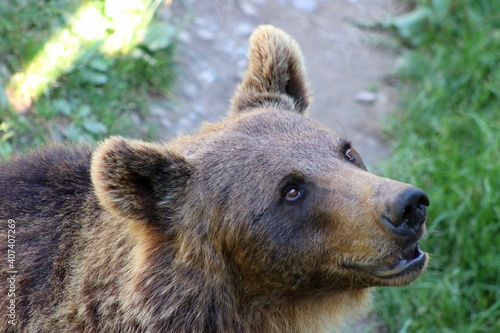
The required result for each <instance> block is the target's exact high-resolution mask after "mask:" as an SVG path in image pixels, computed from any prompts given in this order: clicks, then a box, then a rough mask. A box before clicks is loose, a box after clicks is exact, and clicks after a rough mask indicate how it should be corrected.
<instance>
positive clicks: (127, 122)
mask: <svg viewBox="0 0 500 333" xmlns="http://www.w3.org/2000/svg"><path fill="white" fill-rule="evenodd" d="M161 4H162V2H161V1H158V0H154V1H152V0H90V1H83V2H82V1H78V0H52V1H50V2H45V1H39V0H28V1H21V0H13V1H11V2H10V3H9V6H5V5H2V6H1V7H0V8H1V10H0V90H5V91H6V94H4V93H3V91H2V93H0V155H7V154H9V153H11V152H13V151H14V150H19V149H26V148H27V147H29V146H31V145H37V144H40V143H44V142H51V141H63V140H71V141H93V140H96V139H99V138H102V137H103V136H105V135H111V134H116V133H123V134H126V135H132V136H144V135H151V134H152V132H151V128H152V127H153V126H154V124H152V125H149V124H140V125H138V124H137V121H138V120H141V119H145V117H146V116H147V112H148V110H147V105H146V98H147V96H148V94H150V93H152V92H153V93H161V94H168V91H169V89H170V87H171V84H172V80H173V51H174V43H173V37H174V34H175V29H173V28H172V27H171V26H169V25H168V24H167V23H164V22H160V21H158V20H155V18H154V14H155V12H156V10H157V9H158V7H159V6H160V5H161ZM2 87H4V89H2ZM5 97H8V99H7V98H5ZM117 119H120V121H117ZM134 119H135V120H134ZM141 123H142V122H141ZM134 126H135V128H134Z"/></svg>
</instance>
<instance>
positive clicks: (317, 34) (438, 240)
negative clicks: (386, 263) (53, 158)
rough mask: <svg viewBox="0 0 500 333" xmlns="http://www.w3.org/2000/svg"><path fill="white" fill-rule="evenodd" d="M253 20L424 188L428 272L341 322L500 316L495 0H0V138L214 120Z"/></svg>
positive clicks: (384, 159) (434, 326)
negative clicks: (292, 42) (284, 40)
mask: <svg viewBox="0 0 500 333" xmlns="http://www.w3.org/2000/svg"><path fill="white" fill-rule="evenodd" d="M259 24H273V25H276V26H278V27H280V28H282V29H284V30H285V31H287V32H288V33H289V34H291V35H292V36H293V37H295V38H296V39H297V40H298V42H299V44H300V45H301V47H302V49H303V53H304V56H305V61H306V66H307V68H308V70H309V76H310V80H311V86H312V89H313V95H314V102H313V105H312V107H311V110H310V115H311V117H312V118H314V119H316V120H318V121H319V122H321V123H323V124H324V125H326V126H328V127H330V128H332V129H333V130H335V131H336V132H338V133H339V134H340V135H342V136H345V137H347V138H348V139H350V140H352V141H353V142H354V145H355V147H357V149H358V151H359V152H360V153H361V155H362V156H363V158H364V160H365V162H366V163H367V165H368V167H369V169H371V170H372V171H376V172H377V173H379V174H382V175H384V176H388V177H391V178H394V179H398V180H401V181H405V182H410V183H412V184H414V185H416V186H418V187H420V188H422V189H424V190H425V191H426V192H427V193H428V194H429V196H430V198H431V207H430V208H429V219H428V224H427V225H428V233H427V236H426V239H425V240H424V241H423V242H422V244H421V248H422V249H425V250H426V251H428V252H430V253H431V258H432V260H431V263H430V267H429V269H428V272H427V273H425V274H424V276H422V277H421V278H420V279H419V280H417V281H416V282H415V283H413V284H411V285H410V286H407V287H404V288H397V289H396V288H379V289H377V291H376V297H375V300H374V306H373V309H372V311H371V312H370V314H369V315H368V317H367V318H363V320H362V321H361V322H358V323H356V324H353V325H352V326H350V327H348V328H347V329H346V332H460V333H462V332H488V333H489V332H500V258H499V256H500V195H499V194H498V192H499V191H500V156H499V155H500V153H499V141H500V100H499V99H500V1H497V0H480V1H477V0H413V1H409V0H405V1H396V0H394V1H391V0H274V1H272V0H214V1H194V0H171V1H160V0H86V1H77V0H51V1H45V0H10V1H8V2H7V1H2V2H0V156H2V158H8V156H10V155H11V154H13V153H18V152H25V151H26V150H28V149H31V148H33V147H36V146H38V145H40V144H47V143H54V142H65V141H72V142H86V143H89V144H91V145H93V144H95V142H96V141H98V140H101V139H103V138H105V137H107V136H109V135H113V134H120V135H123V136H127V137H135V138H145V139H150V140H166V139H168V138H169V137H171V136H174V135H178V134H182V133H187V132H190V131H192V130H194V129H196V128H197V127H199V125H200V124H201V123H202V122H204V121H217V120H220V119H221V118H222V117H224V115H225V112H226V110H227V108H228V100H229V99H230V98H231V96H232V93H233V91H234V90H235V88H236V85H237V84H238V82H239V81H240V80H241V78H242V76H243V73H244V71H245V67H246V64H247V59H246V53H247V50H248V42H247V41H248V37H249V35H250V34H251V32H252V30H253V29H254V28H255V27H256V26H258V25H259Z"/></svg>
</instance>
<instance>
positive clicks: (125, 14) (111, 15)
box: [6, 0, 159, 111]
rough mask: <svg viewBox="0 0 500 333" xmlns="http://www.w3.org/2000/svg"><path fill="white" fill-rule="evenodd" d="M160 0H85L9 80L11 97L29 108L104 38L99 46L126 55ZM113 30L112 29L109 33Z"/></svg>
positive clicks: (17, 104) (17, 105) (16, 104)
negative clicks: (102, 1)
mask: <svg viewBox="0 0 500 333" xmlns="http://www.w3.org/2000/svg"><path fill="white" fill-rule="evenodd" d="M158 4H159V2H158V1H157V3H156V4H154V5H152V4H151V1H145V0H107V1H105V2H104V11H102V10H100V8H99V7H100V6H102V4H101V3H98V2H87V3H84V4H83V5H82V6H81V7H80V8H79V9H78V11H77V12H76V13H75V14H74V15H73V16H72V18H71V20H70V21H69V22H68V24H67V25H66V27H64V28H62V29H60V31H59V32H57V33H55V34H54V35H53V37H51V38H50V40H48V41H47V42H46V43H45V44H44V46H43V48H42V49H41V50H40V51H39V52H38V54H37V55H36V56H35V57H34V58H33V60H31V61H30V62H29V63H28V65H27V66H26V67H25V68H23V69H21V70H20V71H19V72H17V73H15V74H14V75H13V76H12V78H11V79H10V81H9V82H8V84H7V89H6V90H7V95H8V97H9V100H10V101H11V103H12V104H13V106H14V109H16V110H18V111H25V110H26V109H27V108H28V107H29V106H30V105H31V103H32V101H33V100H34V99H36V98H37V97H38V96H39V95H40V94H41V93H42V92H43V91H44V90H45V89H47V87H49V86H50V85H52V84H53V83H54V82H55V81H56V80H57V78H59V77H60V76H61V75H62V74H63V73H66V72H67V71H68V70H69V69H70V68H71V67H72V66H73V65H74V63H75V61H76V59H77V57H78V56H79V55H81V54H82V53H83V52H84V51H85V49H86V48H87V49H88V48H90V47H92V46H93V45H94V44H95V43H97V42H102V45H100V47H99V50H100V51H101V52H102V53H103V54H105V55H108V56H114V55H117V54H120V55H126V54H128V53H130V51H131V50H132V49H133V48H134V47H135V46H136V45H137V43H138V42H139V41H141V40H142V39H143V37H144V34H145V28H146V27H147V25H148V24H149V23H150V21H151V19H152V16H153V13H154V10H155V9H156V7H157V6H158ZM109 31H112V32H111V33H109Z"/></svg>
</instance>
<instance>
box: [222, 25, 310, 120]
mask: <svg viewBox="0 0 500 333" xmlns="http://www.w3.org/2000/svg"><path fill="white" fill-rule="evenodd" d="M248 60H249V65H248V69H247V72H246V73H245V77H244V78H243V81H242V82H241V84H240V86H239V87H238V89H237V91H236V93H235V95H234V97H233V99H232V100H231V110H230V115H231V114H237V113H240V112H244V111H246V110H251V109H253V108H262V107H274V108H278V109H283V110H288V111H293V112H297V113H300V114H304V113H306V110H307V108H308V107H309V103H310V96H309V83H308V80H307V74H306V69H305V66H304V59H303V57H302V52H301V51H300V47H299V45H298V44H297V42H296V41H295V40H294V39H293V38H292V37H290V36H289V35H288V34H286V33H285V32H284V31H283V30H280V29H278V28H275V27H273V26H270V25H264V26H260V27H259V28H257V29H256V30H255V31H254V33H253V34H252V36H251V37H250V51H249V53H248Z"/></svg>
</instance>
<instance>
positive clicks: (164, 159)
mask: <svg viewBox="0 0 500 333" xmlns="http://www.w3.org/2000/svg"><path fill="white" fill-rule="evenodd" d="M160 147H161V146H158V145H156V144H152V143H146V142H142V141H137V140H126V139H123V138H121V137H112V138H110V139H108V140H106V141H104V142H103V143H101V144H100V145H99V147H98V149H97V150H96V152H95V153H94V154H93V156H92V165H91V178H92V184H93V186H94V191H95V194H96V195H97V198H98V199H99V202H100V203H101V205H102V206H103V207H104V208H105V209H107V210H108V211H110V212H112V213H113V214H115V215H118V216H120V217H123V218H125V219H128V220H132V221H137V222H143V223H155V224H161V223H164V222H165V220H169V219H170V218H171V217H172V214H173V212H174V210H175V207H178V205H179V204H180V203H179V202H178V201H179V200H181V198H182V196H183V194H184V193H185V192H184V191H185V188H186V183H187V181H188V179H189V177H190V175H191V167H190V165H189V163H188V162H187V161H186V160H185V159H184V158H183V157H182V156H179V155H178V154H176V153H173V152H170V151H166V150H164V149H160Z"/></svg>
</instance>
